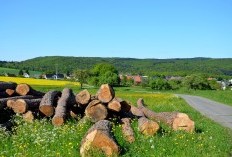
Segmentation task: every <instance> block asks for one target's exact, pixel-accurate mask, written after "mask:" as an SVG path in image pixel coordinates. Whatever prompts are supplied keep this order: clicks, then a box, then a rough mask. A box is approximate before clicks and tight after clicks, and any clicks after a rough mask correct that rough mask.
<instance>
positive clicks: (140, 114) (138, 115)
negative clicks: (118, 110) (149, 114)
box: [130, 105, 145, 118]
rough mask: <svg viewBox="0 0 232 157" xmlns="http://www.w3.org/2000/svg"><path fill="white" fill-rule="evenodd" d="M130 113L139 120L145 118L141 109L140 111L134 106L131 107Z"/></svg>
mask: <svg viewBox="0 0 232 157" xmlns="http://www.w3.org/2000/svg"><path fill="white" fill-rule="evenodd" d="M130 112H131V113H132V114H133V115H134V116H135V117H137V118H140V117H145V115H144V114H143V112H142V111H141V110H140V109H138V108H137V107H135V106H133V105H131V109H130Z"/></svg>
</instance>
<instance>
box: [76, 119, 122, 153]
mask: <svg viewBox="0 0 232 157" xmlns="http://www.w3.org/2000/svg"><path fill="white" fill-rule="evenodd" d="M111 129H112V125H111V124H110V122H109V121H108V120H100V121H98V122H97V123H95V124H94V125H93V126H92V127H91V128H90V129H89V130H88V132H87V133H86V135H85V137H84V138H83V139H82V142H81V148H80V155H81V156H82V157H87V156H89V154H88V150H89V149H91V148H92V149H94V148H97V149H100V150H101V151H102V152H103V153H104V154H105V155H106V156H113V155H118V154H119V146H118V145H117V143H116V142H115V140H114V138H113V135H112V134H111Z"/></svg>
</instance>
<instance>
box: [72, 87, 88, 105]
mask: <svg viewBox="0 0 232 157" xmlns="http://www.w3.org/2000/svg"><path fill="white" fill-rule="evenodd" d="M90 100H91V95H90V93H89V91H88V90H87V89H85V90H82V91H81V92H79V93H78V94H77V95H76V102H77V103H78V104H81V105H83V106H87V104H88V103H89V102H90Z"/></svg>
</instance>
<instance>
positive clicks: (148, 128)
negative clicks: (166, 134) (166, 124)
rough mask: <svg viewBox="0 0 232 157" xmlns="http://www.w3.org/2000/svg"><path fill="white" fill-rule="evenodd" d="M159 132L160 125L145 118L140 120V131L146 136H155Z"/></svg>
mask: <svg viewBox="0 0 232 157" xmlns="http://www.w3.org/2000/svg"><path fill="white" fill-rule="evenodd" d="M158 130H159V125H158V123H156V122H154V121H152V120H149V119H147V118H145V117H142V118H140V119H139V131H140V132H141V133H142V134H144V135H154V134H156V133H157V131H158Z"/></svg>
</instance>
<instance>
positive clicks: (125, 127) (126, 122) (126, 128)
mask: <svg viewBox="0 0 232 157" xmlns="http://www.w3.org/2000/svg"><path fill="white" fill-rule="evenodd" d="M121 121H122V133H123V136H124V138H125V140H126V141H127V142H129V143H132V142H134V141H135V137H134V131H133V129H132V127H131V125H130V124H131V120H130V118H122V119H121Z"/></svg>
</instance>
